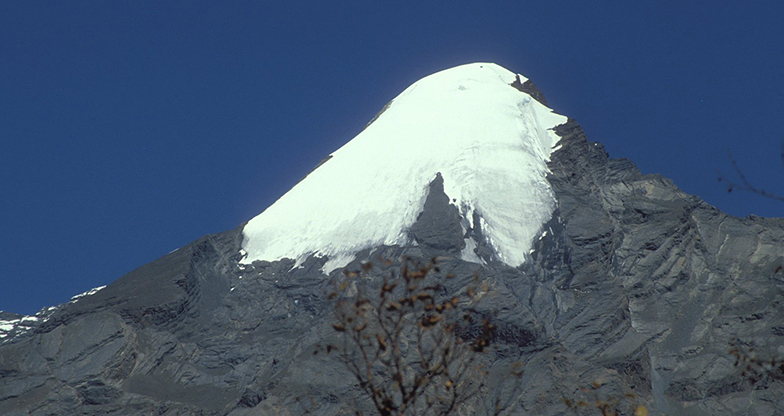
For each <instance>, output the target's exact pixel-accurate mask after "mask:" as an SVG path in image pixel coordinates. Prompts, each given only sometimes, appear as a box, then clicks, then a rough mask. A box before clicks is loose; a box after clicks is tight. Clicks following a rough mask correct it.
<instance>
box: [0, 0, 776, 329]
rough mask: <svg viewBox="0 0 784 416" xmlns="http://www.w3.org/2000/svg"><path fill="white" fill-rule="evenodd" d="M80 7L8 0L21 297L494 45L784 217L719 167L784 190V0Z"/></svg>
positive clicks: (10, 290) (62, 283)
mask: <svg viewBox="0 0 784 416" xmlns="http://www.w3.org/2000/svg"><path fill="white" fill-rule="evenodd" d="M65 3H66V2H49V1H30V0H25V1H9V2H2V3H0V227H1V228H0V229H1V230H2V237H3V238H2V240H0V241H1V242H0V310H7V311H12V312H19V313H28V314H29V313H34V312H35V311H37V310H38V309H40V308H41V307H43V306H48V305H53V304H57V303H61V302H64V301H67V300H68V299H69V298H70V297H71V296H72V295H75V294H77V293H79V292H82V291H85V290H88V289H90V288H92V287H95V286H99V285H103V284H107V283H110V282H112V281H113V280H115V279H116V278H118V277H120V276H121V275H123V274H125V273H127V272H128V271H130V270H132V269H134V268H136V267H138V266H140V265H142V264H144V263H146V262H149V261H151V260H154V259H155V258H157V257H159V256H161V255H164V254H166V253H167V252H169V251H171V250H173V249H175V248H177V247H180V246H182V245H184V244H187V243H188V242H190V241H192V240H194V239H196V238H198V237H200V236H202V235H204V234H207V233H214V232H219V231H223V230H226V229H230V228H233V227H235V226H237V225H238V224H240V223H241V222H243V221H245V220H247V219H250V218H251V217H253V216H254V215H256V214H258V213H259V212H261V211H263V210H264V208H265V207H267V206H268V205H269V204H271V203H272V202H274V201H275V200H276V199H277V198H278V197H279V196H280V195H281V194H283V193H284V192H285V191H286V190H288V189H289V188H290V187H291V186H292V185H294V184H295V183H296V182H297V181H298V180H299V179H300V178H301V177H302V176H304V175H305V174H306V173H307V172H308V171H309V170H310V169H311V168H312V167H313V166H315V165H316V164H317V163H318V161H319V160H321V159H322V158H323V157H324V156H325V155H327V154H328V153H330V152H332V151H333V150H335V149H337V148H338V147H339V146H341V145H342V144H343V143H345V142H346V141H348V140H349V139H351V138H352V137H353V136H354V135H356V134H357V133H358V132H359V131H360V130H361V129H362V127H363V126H364V125H365V123H367V122H368V121H369V120H370V119H371V118H372V117H373V115H374V114H375V113H376V112H377V111H378V110H380V109H381V107H382V106H383V105H384V104H385V103H386V102H388V101H389V100H390V99H392V98H393V97H394V96H395V95H397V94H398V93H399V92H400V91H402V90H403V89H404V88H405V87H407V86H408V85H409V84H411V83H412V82H414V81H416V80H417V79H419V78H421V77H423V76H426V75H428V74H430V73H433V72H436V71H438V70H441V69H445V68H448V67H452V66H455V65H459V64H463V63H468V62H474V61H491V62H496V63H499V64H501V65H503V66H505V67H506V68H508V69H510V70H512V71H515V72H520V73H522V74H524V75H526V76H527V77H529V78H531V79H532V80H533V81H534V82H535V83H536V84H537V85H538V86H539V87H540V89H541V90H542V91H543V92H544V94H545V95H546V97H547V99H548V101H549V104H550V106H551V107H553V108H554V109H555V110H556V111H558V112H560V113H561V114H565V115H568V116H570V117H573V118H575V119H577V120H578V121H579V122H580V123H581V124H582V125H583V127H584V129H585V130H586V132H587V133H588V136H589V138H590V139H591V140H595V141H600V142H602V143H603V144H604V145H605V146H606V148H607V150H608V151H609V153H610V155H611V156H613V157H626V158H629V159H632V160H633V161H634V162H636V163H637V165H638V166H639V167H640V168H641V169H642V171H643V172H645V173H654V172H656V173H662V174H664V175H665V176H667V177H669V178H671V179H672V180H673V181H674V182H675V183H676V184H677V185H678V186H680V187H681V188H682V189H683V190H685V191H686V192H689V193H692V194H696V195H699V196H700V197H702V198H703V199H705V200H706V201H708V202H709V203H711V204H714V205H716V206H718V207H719V208H720V209H722V210H724V211H726V212H728V213H731V214H733V215H738V216H746V215H749V214H758V215H763V216H781V215H782V213H784V203H777V202H772V201H769V200H766V199H764V198H760V197H756V196H752V195H748V194H742V193H733V194H729V195H728V194H727V193H726V191H725V189H724V188H723V187H722V186H721V184H719V183H718V182H717V180H716V178H717V175H716V170H717V169H722V170H724V171H728V172H729V171H731V168H730V164H729V162H728V159H727V153H728V152H730V153H732V154H733V155H734V156H735V157H736V159H737V160H738V163H739V164H740V166H741V167H742V168H743V169H744V171H745V172H746V174H747V175H748V177H749V178H750V179H751V180H752V181H753V182H754V183H755V184H758V185H759V186H760V187H763V188H768V189H770V190H772V191H776V192H779V193H784V185H781V179H782V178H784V169H783V168H782V161H781V159H780V158H779V152H780V150H781V145H782V141H784V134H782V132H781V130H780V126H779V124H781V123H780V120H781V115H782V114H784V80H783V79H782V74H784V46H783V43H782V39H784V25H783V24H782V23H781V22H782V21H784V10H782V6H779V5H778V3H779V2H773V1H769V2H764V1H760V2H750V4H743V5H741V3H742V2H710V1H688V2H684V1H677V2H676V1H671V2H656V5H645V4H643V3H648V2H621V1H595V2H583V1H572V2H565V1H550V0H540V1H537V2H519V1H515V2H502V1H498V2H488V1H465V2H461V1H449V2H447V1H425V2H422V1H420V2H410V1H395V2H384V4H383V5H372V4H376V3H382V2H368V1H345V2H327V1H310V2H308V1H303V2H258V1H253V2H250V1H248V2H230V1H225V2H201V1H180V2H175V1H168V2H139V1H127V2H122V1H112V2H106V1H92V2H90V1H81V2H69V3H73V4H70V5H65ZM273 3H274V5H273ZM487 3H492V5H490V6H488V5H487ZM650 3H653V2H650ZM719 3H721V4H722V5H717V4H719ZM144 4H146V5H144ZM278 4H282V5H278ZM291 4H297V5H296V6H293V5H291ZM335 4H341V5H345V6H336V5H335ZM730 4H733V5H730Z"/></svg>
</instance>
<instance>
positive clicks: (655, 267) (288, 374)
mask: <svg viewBox="0 0 784 416" xmlns="http://www.w3.org/2000/svg"><path fill="white" fill-rule="evenodd" d="M517 84H518V85H514V84H513V85H512V86H513V87H515V88H518V89H520V90H521V91H523V92H525V93H529V94H531V95H532V96H533V97H536V98H537V99H541V100H543V98H542V96H541V93H539V92H538V90H536V88H535V86H533V84H531V83H530V82H526V83H525V84H523V83H520V82H519V80H518V81H517ZM556 133H557V134H558V135H559V136H560V137H561V141H560V147H559V148H558V150H556V151H555V152H553V154H552V155H551V158H550V163H549V169H550V171H551V173H550V175H549V177H548V180H549V182H550V185H551V186H552V189H553V191H554V193H555V197H556V200H557V203H558V204H557V206H558V208H557V209H556V211H555V213H554V214H553V217H552V219H551V220H550V221H549V222H548V223H547V224H546V225H545V227H544V229H543V230H542V232H541V233H540V234H539V236H538V237H537V238H536V240H535V243H534V247H533V250H532V251H531V253H530V258H529V259H528V261H527V262H525V263H524V264H523V265H522V266H520V267H517V268H515V267H510V266H508V265H506V264H505V263H503V262H501V261H498V260H497V259H495V258H494V256H493V251H492V250H491V248H490V247H487V246H484V245H483V244H482V241H483V240H482V230H481V229H479V227H477V228H474V229H469V230H467V231H464V230H463V228H462V227H461V222H460V221H461V218H460V216H459V215H458V210H457V208H455V207H454V206H453V205H450V203H449V202H450V200H449V197H447V195H446V194H445V193H444V185H443V179H442V178H441V176H440V175H436V176H435V177H433V179H432V183H431V186H430V192H429V194H428V197H427V200H426V201H425V204H424V211H423V212H422V213H421V214H420V215H419V217H418V219H417V221H416V223H415V224H414V225H413V226H412V227H411V237H412V241H413V243H412V244H409V245H405V246H379V247H376V248H374V249H368V250H364V251H362V252H360V253H358V254H357V257H356V259H355V260H354V261H353V262H352V263H351V264H349V265H348V268H350V269H351V268H353V269H357V268H359V264H360V263H361V262H362V261H365V260H369V259H370V260H372V259H377V258H385V259H397V258H400V257H401V256H411V257H414V258H422V259H429V258H431V257H433V256H438V257H439V259H440V263H441V266H442V269H443V271H444V273H453V274H455V275H456V276H457V278H456V279H455V283H454V284H453V285H452V286H451V287H450V289H451V290H459V289H460V288H461V286H463V285H465V284H467V283H468V282H469V281H471V280H472V277H473V276H474V274H475V273H477V274H478V275H479V276H480V277H481V278H482V279H483V281H484V282H485V283H487V287H488V291H487V293H486V294H485V295H484V299H483V302H482V304H481V305H479V306H477V307H479V308H484V310H485V311H486V312H487V313H489V314H492V315H493V316H494V318H493V319H494V321H495V322H496V324H497V325H498V328H499V329H498V333H497V336H496V348H495V349H493V350H492V351H490V352H489V353H488V358H489V359H490V362H491V363H492V364H491V365H492V367H493V368H504V367H506V366H508V365H510V363H511V362H513V361H522V362H523V363H524V364H525V367H524V369H525V370H524V374H523V378H522V389H521V390H520V392H519V397H516V399H515V400H514V401H515V402H516V403H517V405H516V407H515V408H514V409H513V412H514V414H524V415H566V414H573V413H572V411H571V410H570V409H568V408H567V406H566V404H565V403H564V401H563V398H568V399H570V400H572V401H575V402H576V401H578V400H593V399H595V398H600V399H610V398H618V399H619V400H621V401H622V403H621V406H620V407H621V410H624V411H626V412H629V410H628V409H629V408H631V406H632V405H634V404H636V403H638V402H639V403H642V404H644V405H645V406H646V407H647V408H648V409H649V410H650V411H651V414H664V415H695V416H696V415H771V416H772V415H781V414H784V383H782V382H781V381H776V380H772V379H763V380H760V381H758V382H757V383H755V384H752V383H751V382H749V380H748V379H747V378H745V377H743V376H742V375H741V373H740V371H739V370H738V369H737V368H736V367H735V366H734V365H733V364H734V357H733V356H732V355H730V354H729V350H730V343H731V342H733V340H736V339H737V340H738V341H737V342H740V343H742V344H745V345H752V344H753V345H755V346H756V349H757V351H759V352H760V354H768V356H774V355H776V354H780V355H781V354H784V272H783V271H782V268H784V219H765V218H757V217H750V218H743V219H742V218H735V217H731V216H728V215H726V214H723V213H722V212H720V211H718V210H717V209H715V208H714V207H711V206H709V205H707V204H706V203H704V202H703V201H701V200H700V199H699V198H697V197H694V196H690V195H686V194H684V193H683V192H681V191H680V190H679V189H678V188H677V187H676V186H675V185H674V184H673V183H672V182H671V181H669V180H667V179H666V178H663V177H661V176H658V175H642V174H641V173H640V172H639V171H638V170H637V168H636V167H635V166H634V164H633V163H632V162H630V161H628V160H617V159H610V158H609V157H608V155H607V154H606V152H605V151H604V149H603V148H602V146H601V145H600V144H598V143H595V142H590V141H588V140H587V139H586V137H585V135H584V133H583V131H582V129H581V128H580V127H579V125H578V124H577V123H576V122H574V121H573V120H570V121H568V122H567V123H566V124H563V125H560V126H558V127H557V128H556ZM357 203H360V202H357ZM477 223H478V222H477ZM466 234H469V235H471V236H472V237H473V238H474V240H475V241H478V242H479V244H478V246H477V247H476V248H475V249H474V250H473V252H474V253H475V254H476V258H477V260H479V259H481V263H477V262H470V261H466V260H463V258H464V256H461V253H462V252H463V251H464V250H465V248H466V238H465V237H466ZM242 238H243V237H242V227H238V228H237V229H234V230H231V231H227V232H224V233H221V234H217V235H210V236H206V237H203V238H201V239H199V240H197V241H195V242H193V243H192V244H190V245H188V246H186V247H183V248H181V249H179V250H177V251H175V252H173V253H170V254H168V255H166V256H164V257H162V258H160V259H158V260H156V261H154V262H152V263H150V264H147V265H145V266H142V267H140V268H139V269H137V270H135V271H133V272H131V273H129V274H128V275H126V276H124V277H122V278H120V279H119V280H117V281H116V282H114V283H112V284H111V285H109V286H107V287H106V288H105V289H103V290H100V291H98V292H96V293H94V294H91V295H89V296H84V297H81V298H78V299H76V300H75V301H73V302H70V303H68V304H65V305H61V306H60V307H58V308H56V309H54V310H52V311H49V312H47V313H46V314H45V315H42V316H41V318H40V319H38V320H36V321H35V322H34V323H30V322H33V321H31V320H28V326H27V327H25V328H19V329H12V330H10V331H9V333H11V331H14V332H13V336H6V337H5V338H3V339H2V340H0V343H2V344H0V414H3V415H66V414H79V415H96V416H97V415H136V414H140V415H232V416H240V415H267V414H292V415H296V414H303V413H306V412H308V411H310V412H312V413H315V414H318V415H333V414H341V413H344V412H348V411H350V410H351V409H353V408H354V407H355V406H359V407H360V408H363V407H365V406H366V405H367V403H366V402H365V401H364V400H363V398H362V395H361V392H360V391H359V389H358V387H357V386H356V385H355V384H354V383H353V380H352V379H351V378H350V377H349V376H348V375H347V373H346V371H345V370H344V369H343V368H342V367H341V365H339V364H338V363H337V362H335V361H334V360H333V359H332V358H331V357H329V356H325V355H323V354H319V355H314V354H313V352H314V349H315V346H316V345H317V344H319V343H324V342H328V341H329V340H330V339H332V337H334V333H333V332H334V331H333V330H332V329H331V323H332V319H333V318H332V311H331V308H330V303H329V302H328V301H327V299H326V297H325V293H326V292H327V291H328V290H329V287H330V283H329V282H330V278H331V277H335V276H337V275H338V274H339V273H340V271H339V270H335V271H332V273H331V275H330V276H327V275H325V274H324V273H323V272H322V269H323V267H322V266H323V265H324V262H325V259H323V258H317V257H312V256H311V257H309V258H308V259H307V260H305V261H304V262H303V263H302V264H301V266H300V267H296V268H292V267H293V266H294V264H295V263H294V260H288V259H284V260H280V261H274V262H269V261H256V262H253V263H252V264H250V265H245V264H241V263H240V260H241V254H240V249H241V245H242ZM12 318H13V321H14V322H16V321H20V317H16V316H11V315H8V316H6V317H5V318H3V319H7V320H8V321H9V322H10V321H12ZM592 384H593V385H595V386H597V388H596V389H593V388H589V391H588V392H585V391H583V388H584V387H588V386H591V385H592ZM626 393H634V394H635V396H636V398H635V399H630V398H626V396H624V394H626ZM490 394H491V395H492V394H493V393H492V392H491V393H490ZM624 401H629V404H628V406H627V404H626V402H624ZM632 401H634V403H631V402H632ZM474 410H479V409H474ZM583 410H584V413H585V414H599V413H597V412H598V411H597V410H596V409H583ZM627 414H630V413H627Z"/></svg>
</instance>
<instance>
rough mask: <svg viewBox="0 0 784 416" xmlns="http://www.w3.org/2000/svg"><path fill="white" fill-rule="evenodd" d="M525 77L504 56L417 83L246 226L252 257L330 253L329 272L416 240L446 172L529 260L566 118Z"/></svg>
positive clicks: (458, 194) (500, 254)
mask: <svg viewBox="0 0 784 416" xmlns="http://www.w3.org/2000/svg"><path fill="white" fill-rule="evenodd" d="M514 80H515V74H514V73H512V72H510V71H508V70H506V69H504V68H502V67H500V66H498V65H496V64H490V63H474V64H468V65H463V66H459V67H456V68H452V69H448V70H445V71H442V72H438V73H436V74H433V75H430V76H428V77H426V78H423V79H422V80H420V81H418V82H416V83H415V84H413V85H412V86H410V87H409V88H407V89H406V90H405V91H403V92H402V93H401V94H400V95H399V96H397V97H396V98H395V99H394V100H393V101H392V102H391V103H390V104H389V105H388V107H387V108H386V109H385V111H384V112H383V113H382V114H381V115H380V116H379V117H378V118H377V119H376V120H375V121H374V122H373V123H372V124H370V125H369V126H368V127H367V128H366V129H365V130H364V131H362V132H361V133H360V134H359V135H357V136H356V137H355V138H354V139H353V140H351V141H350V142H348V143H347V144H346V145H344V146H343V147H341V148H340V149H338V150H337V151H335V152H334V153H333V154H332V158H330V159H329V160H328V161H327V162H326V163H324V164H323V165H321V166H320V167H318V168H317V169H316V170H314V171H313V172H312V173H311V174H310V175H308V176H307V177H306V178H305V179H304V180H302V181H301V182H300V183H299V184H297V185H296V186H295V187H294V188H292V189H291V190H290V191H289V192H288V193H286V194H285V195H283V196H282V197H281V198H280V199H279V200H278V201H277V202H275V204H273V205H272V206H270V207H269V208H267V209H266V210H265V211H264V212H263V213H261V214H259V215H258V216H256V217H255V218H253V219H252V220H251V221H250V222H249V223H248V224H247V225H246V226H245V228H244V230H243V234H244V241H243V245H242V248H243V249H244V251H245V252H246V253H247V255H246V256H245V257H244V258H243V260H242V263H246V264H249V263H252V262H253V261H255V260H269V261H273V260H278V259H281V258H286V257H287V258H291V259H296V260H297V261H298V262H301V261H303V260H304V259H305V258H306V257H307V256H309V255H312V254H315V255H319V256H324V257H327V258H329V262H328V263H327V265H325V267H324V268H323V270H324V271H325V272H329V271H331V270H333V269H336V268H339V267H342V266H344V265H345V264H347V263H348V262H350V261H351V260H352V259H353V258H354V255H355V254H356V253H357V252H358V251H360V250H363V249H366V248H369V247H375V246H378V245H382V244H383V245H393V244H399V245H402V244H406V243H410V241H408V240H409V235H408V229H409V228H410V227H411V225H412V224H413V223H414V222H415V221H416V218H417V216H418V214H419V213H420V212H421V210H422V207H423V204H424V200H425V198H426V197H427V192H428V185H429V184H430V182H431V181H432V180H433V179H434V178H435V176H436V173H439V172H440V173H441V175H442V176H443V178H444V190H445V192H446V194H447V195H448V196H449V197H450V198H451V199H452V201H453V203H454V204H455V205H456V206H457V207H458V209H459V210H460V214H461V215H462V216H463V218H464V219H465V221H466V224H471V221H470V219H471V218H473V212H474V211H476V212H477V213H478V214H479V216H480V218H481V222H482V231H483V233H484V235H485V237H486V238H487V239H488V242H489V244H490V246H491V247H492V248H493V250H494V251H495V254H496V256H497V258H498V259H499V260H501V261H503V262H505V263H507V264H509V265H511V266H518V265H520V264H521V263H522V262H523V261H524V260H525V255H526V254H527V253H528V251H529V249H530V248H531V245H532V240H533V239H534V237H535V236H536V234H537V232H538V231H539V230H540V229H541V226H542V224H543V223H545V222H546V221H548V220H549V219H550V217H551V215H552V212H553V210H554V209H555V198H554V196H553V193H552V190H551V188H550V185H549V183H548V182H547V180H546V174H547V165H546V162H547V160H548V159H549V157H550V153H551V152H552V149H553V146H555V145H556V142H557V141H558V136H557V135H556V134H555V133H554V132H553V131H552V128H553V127H555V126H556V125H559V124H562V123H565V122H566V117H563V116H561V115H558V114H555V113H553V112H552V111H551V110H550V109H549V108H547V107H545V106H544V105H542V104H540V103H539V102H538V101H536V100H534V99H533V98H531V96H529V95H528V94H525V93H522V92H520V91H518V90H517V89H515V88H513V87H511V86H510V84H511V83H512V82H513V81H514ZM521 80H522V81H523V82H524V81H525V80H526V79H525V78H524V77H521ZM469 251H471V250H469ZM464 257H466V260H471V261H475V260H477V259H476V255H475V254H474V253H473V252H471V253H467V252H466V250H464Z"/></svg>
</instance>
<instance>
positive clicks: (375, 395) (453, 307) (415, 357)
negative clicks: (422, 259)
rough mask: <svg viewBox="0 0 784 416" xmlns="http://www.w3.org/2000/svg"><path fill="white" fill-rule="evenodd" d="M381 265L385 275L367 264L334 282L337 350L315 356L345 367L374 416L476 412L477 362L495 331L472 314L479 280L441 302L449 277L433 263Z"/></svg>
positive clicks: (481, 386)
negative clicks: (470, 408)
mask: <svg viewBox="0 0 784 416" xmlns="http://www.w3.org/2000/svg"><path fill="white" fill-rule="evenodd" d="M383 265H384V266H385V267H387V268H388V271H386V272H382V271H380V270H378V269H377V268H376V267H375V266H374V265H373V264H372V263H366V264H364V265H363V266H362V270H361V271H356V272H352V271H345V272H344V273H343V276H342V278H341V279H339V281H337V282H335V290H334V291H333V292H331V293H329V295H328V296H329V299H330V300H332V301H333V302H334V312H335V323H334V325H333V329H334V330H335V331H336V333H337V334H338V339H339V342H337V343H335V344H329V345H325V346H322V347H320V350H319V351H321V352H325V353H328V354H331V355H333V356H334V357H336V359H337V360H339V361H340V362H341V363H343V364H344V365H345V367H346V368H347V369H348V370H349V372H350V373H351V374H352V375H353V377H354V378H355V379H356V381H357V383H358V385H359V387H360V388H361V389H362V391H364V392H365V393H366V395H367V396H368V398H369V399H370V401H371V402H372V404H373V407H374V409H375V411H376V412H377V413H378V414H379V415H382V416H391V415H450V414H455V413H456V412H457V410H458V409H459V408H461V406H465V405H467V406H470V405H472V404H473V405H478V403H477V401H478V399H479V396H480V395H481V394H482V392H483V391H484V390H486V388H487V385H486V381H485V380H486V378H487V375H488V372H487V370H486V369H485V367H484V366H483V365H482V361H483V360H481V358H482V356H483V354H484V353H485V352H486V351H487V350H488V348H490V347H491V342H492V339H493V333H494V331H495V326H494V325H493V324H492V323H491V322H490V321H489V320H488V319H487V318H482V316H481V315H479V314H478V313H476V312H474V309H472V306H473V305H474V304H475V302H476V301H477V298H478V291H480V292H481V285H479V279H478V277H475V279H474V284H473V285H471V286H469V287H467V288H465V289H464V290H462V291H460V292H459V293H458V294H457V295H448V294H447V291H446V290H445V289H444V286H443V285H442V283H443V282H444V279H451V278H452V276H451V275H446V276H441V275H440V268H439V266H438V265H437V263H436V260H435V259H433V260H431V261H430V262H428V263H427V264H421V263H418V262H416V261H414V260H411V259H404V260H403V261H402V262H401V263H400V264H399V267H391V266H393V262H391V261H386V262H383ZM379 282H380V283H379ZM371 287H372V289H371ZM477 287H479V288H480V289H477ZM485 289H486V288H485ZM469 327H470V328H472V330H470V331H466V330H465V328H469ZM465 334H471V335H470V336H467V335H465ZM513 367H514V368H512V369H511V371H510V373H509V376H508V377H507V380H510V381H512V382H514V383H515V384H514V387H515V389H512V390H516V387H517V385H518V384H516V383H517V382H518V381H519V377H520V375H521V374H522V365H520V364H515V365H514V366H513ZM507 387H508V386H507ZM507 391H508V390H507ZM514 399H515V396H514V394H512V395H507V396H506V399H505V400H503V402H502V399H500V398H498V399H496V400H495V402H494V403H493V404H492V405H490V406H488V408H490V409H491V413H493V414H496V415H498V414H501V413H502V412H504V411H508V410H510V409H511V407H512V406H510V403H511V402H513V401H514ZM475 411H476V410H473V411H472V413H473V412H475Z"/></svg>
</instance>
